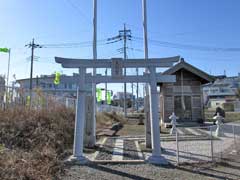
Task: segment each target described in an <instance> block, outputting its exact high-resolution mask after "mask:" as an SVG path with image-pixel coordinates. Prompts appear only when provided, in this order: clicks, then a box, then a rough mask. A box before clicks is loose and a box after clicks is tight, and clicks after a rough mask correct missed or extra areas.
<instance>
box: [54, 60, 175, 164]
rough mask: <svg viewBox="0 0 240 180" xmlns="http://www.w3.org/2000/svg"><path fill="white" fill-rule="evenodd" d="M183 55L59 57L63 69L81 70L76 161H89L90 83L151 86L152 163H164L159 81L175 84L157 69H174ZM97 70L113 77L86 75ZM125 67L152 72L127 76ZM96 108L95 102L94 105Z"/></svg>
mask: <svg viewBox="0 0 240 180" xmlns="http://www.w3.org/2000/svg"><path fill="white" fill-rule="evenodd" d="M179 60H180V56H175V57H169V58H152V59H151V58H150V59H148V60H145V59H127V60H123V59H120V58H114V59H98V60H92V59H68V58H60V57H55V61H56V62H57V63H59V64H61V65H62V67H63V68H78V69H79V81H78V82H77V84H78V90H77V103H76V118H75V132H74V146H73V156H72V157H71V159H72V160H77V161H79V162H80V163H84V162H86V160H87V159H86V158H85V157H84V155H83V141H84V137H83V136H84V125H85V119H86V118H85V97H86V84H87V83H92V84H97V83H124V82H126V83H133V82H141V83H149V87H150V102H149V103H150V121H151V134H152V136H151V142H152V155H151V156H150V157H149V159H148V160H149V162H151V163H159V164H162V163H164V162H165V161H164V158H163V157H162V156H161V143H160V129H159V114H158V112H159V97H158V93H157V83H158V82H175V81H176V77H175V76H174V75H162V74H161V73H156V68H159V67H161V68H167V67H171V66H172V65H173V63H175V62H178V61H179ZM87 68H91V69H97V68H111V76H102V75H101V74H100V75H99V74H98V75H92V74H91V73H88V74H86V69H87ZM124 68H147V69H148V70H149V71H148V73H144V74H143V75H139V76H135V75H126V76H124V75H123V69H124ZM94 106H95V103H94Z"/></svg>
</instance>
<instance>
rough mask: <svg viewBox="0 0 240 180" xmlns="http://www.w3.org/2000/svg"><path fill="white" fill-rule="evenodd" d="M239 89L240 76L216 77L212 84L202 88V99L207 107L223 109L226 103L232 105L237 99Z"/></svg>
mask: <svg viewBox="0 0 240 180" xmlns="http://www.w3.org/2000/svg"><path fill="white" fill-rule="evenodd" d="M239 88H240V74H239V75H238V76H233V77H226V76H217V77H216V80H215V82H214V83H211V84H207V85H205V86H204V87H203V92H204V99H205V103H206V105H207V107H209V108H213V109H214V108H216V107H218V106H219V107H224V104H226V103H233V102H235V101H236V99H237V93H238V89H239Z"/></svg>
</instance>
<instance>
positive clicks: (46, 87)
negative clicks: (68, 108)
mask: <svg viewBox="0 0 240 180" xmlns="http://www.w3.org/2000/svg"><path fill="white" fill-rule="evenodd" d="M54 79H55V74H52V75H41V76H40V77H36V78H33V80H32V87H33V89H35V88H40V89H41V91H42V92H43V93H47V94H52V95H56V96H64V97H76V94H77V80H78V74H73V75H72V76H70V75H64V74H63V75H61V77H60V83H59V84H58V85H55V84H54ZM17 83H19V84H20V88H21V89H23V90H24V91H25V95H28V91H29V87H30V79H29V78H27V79H19V80H17ZM87 88H88V90H89V91H91V84H89V86H88V87H87Z"/></svg>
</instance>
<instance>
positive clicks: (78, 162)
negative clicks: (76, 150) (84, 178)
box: [64, 155, 89, 165]
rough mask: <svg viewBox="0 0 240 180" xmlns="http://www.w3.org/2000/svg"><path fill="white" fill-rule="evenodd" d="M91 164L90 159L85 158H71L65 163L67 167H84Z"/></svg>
mask: <svg viewBox="0 0 240 180" xmlns="http://www.w3.org/2000/svg"><path fill="white" fill-rule="evenodd" d="M88 162H89V159H87V158H86V157H84V156H73V155H72V156H70V157H69V158H68V159H66V160H65V161H64V163H65V164H67V165H83V164H87V163H88Z"/></svg>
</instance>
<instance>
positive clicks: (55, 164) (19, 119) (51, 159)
mask: <svg viewBox="0 0 240 180" xmlns="http://www.w3.org/2000/svg"><path fill="white" fill-rule="evenodd" d="M0 127H1V130H0V144H2V146H4V148H2V150H1V152H0V153H1V155H0V177H1V179H39V180H40V179H53V178H58V177H59V175H60V174H61V173H62V171H63V164H62V160H63V158H64V157H66V155H67V151H66V150H67V149H69V148H71V147H72V142H73V128H74V112H73V111H72V110H70V109H66V108H64V107H58V108H56V109H51V110H46V109H42V110H29V109H28V108H16V109H14V110H6V111H0Z"/></svg>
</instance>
